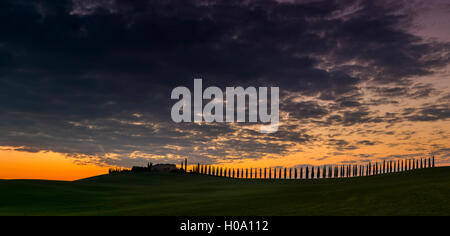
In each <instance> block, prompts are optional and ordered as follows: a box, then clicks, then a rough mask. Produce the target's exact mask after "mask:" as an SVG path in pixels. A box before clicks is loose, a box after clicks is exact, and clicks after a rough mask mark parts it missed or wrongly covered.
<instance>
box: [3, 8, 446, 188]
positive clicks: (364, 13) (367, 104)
mask: <svg viewBox="0 0 450 236" xmlns="http://www.w3.org/2000/svg"><path fill="white" fill-rule="evenodd" d="M0 20H1V21H0V32H1V33H0V99H1V102H0V109H1V111H0V179H24V178H26V179H55V180H74V179H80V178H84V177H89V176H93V175H98V174H103V173H106V172H107V170H108V168H109V167H131V166H134V165H146V164H147V163H148V162H153V163H180V162H181V160H183V159H184V158H188V159H189V161H190V163H198V162H199V163H202V164H213V165H226V166H228V167H249V166H251V167H257V168H259V167H281V166H282V167H295V166H300V165H307V164H311V165H328V164H349V163H358V164H361V163H368V162H370V161H371V162H375V161H380V160H381V161H382V160H384V159H390V160H398V159H407V158H420V157H428V156H430V155H435V156H436V163H437V165H449V164H450V2H449V1H448V0H426V1H418V0H413V1H410V0H408V1H407V0H405V1H401V0H391V1H385V0H367V1H366V0H336V1H323V0H290V1H289V0H284V1H282V0H211V1H209V0H183V1H179V0H158V1H157V0H135V1H126V0H58V1H50V0H35V1H29V0H2V1H0ZM194 78H203V83H204V87H207V86H217V87H220V88H222V89H225V87H229V86H242V87H244V88H245V87H248V86H254V87H260V86H268V87H270V86H278V87H280V119H281V123H280V128H279V131H278V132H277V133H274V134H261V133H260V132H258V131H259V125H255V124H249V123H245V124H236V123H233V124H227V123H208V124H207V123H181V124H176V123H174V122H173V121H172V119H171V117H170V115H171V112H170V111H171V107H172V105H173V104H174V103H175V102H176V101H174V100H171V99H170V95H171V91H172V89H174V88H175V87H178V86H186V87H188V88H191V89H192V88H193V79H194Z"/></svg>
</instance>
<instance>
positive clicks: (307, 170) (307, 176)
mask: <svg viewBox="0 0 450 236" xmlns="http://www.w3.org/2000/svg"><path fill="white" fill-rule="evenodd" d="M305 178H306V179H309V167H308V166H307V167H306V173H305Z"/></svg>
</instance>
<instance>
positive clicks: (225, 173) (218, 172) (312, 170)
mask: <svg viewBox="0 0 450 236" xmlns="http://www.w3.org/2000/svg"><path fill="white" fill-rule="evenodd" d="M183 164H184V165H183ZM185 167H187V160H185V161H184V163H182V168H181V170H182V171H183V172H187V171H186V169H187V168H185ZM434 167H435V160H434V156H433V157H432V158H428V159H420V160H419V159H408V160H396V161H386V160H384V161H383V162H381V163H378V162H376V163H375V164H372V163H368V164H367V165H328V166H320V167H315V166H304V167H300V168H226V167H216V166H211V165H201V164H197V165H196V166H193V167H192V171H191V172H192V173H194V174H200V175H210V176H218V177H226V178H237V179H326V178H350V177H358V176H372V175H380V174H388V173H397V172H404V171H410V170H416V169H423V168H434ZM183 168H184V169H183Z"/></svg>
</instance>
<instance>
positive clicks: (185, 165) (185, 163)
mask: <svg viewBox="0 0 450 236" xmlns="http://www.w3.org/2000/svg"><path fill="white" fill-rule="evenodd" d="M184 167H185V169H186V173H187V169H188V168H187V167H188V164H187V158H186V159H184Z"/></svg>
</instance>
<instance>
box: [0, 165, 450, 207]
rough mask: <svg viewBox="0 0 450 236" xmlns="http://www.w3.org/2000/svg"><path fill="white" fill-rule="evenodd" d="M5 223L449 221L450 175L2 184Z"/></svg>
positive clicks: (131, 177)
mask: <svg viewBox="0 0 450 236" xmlns="http://www.w3.org/2000/svg"><path fill="white" fill-rule="evenodd" d="M0 215H157V216H160V215H171V216H197V215H206V216H230V215H232V216H234V215H237V216H241V215H243V216H246V215H258V216H272V215H275V216H276V215H450V168H435V169H424V170H416V171H411V172H406V173H398V174H388V175H383V176H372V177H360V178H352V179H334V180H307V181H305V180H302V181H299V180H264V181H258V180H231V179H224V178H216V177H205V176H192V175H169V174H167V175H151V174H123V175H112V176H98V177H94V178H89V179H84V180H79V181H74V182H57V181H32V180H1V181H0Z"/></svg>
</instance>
